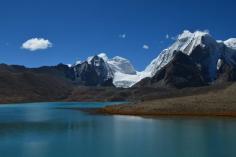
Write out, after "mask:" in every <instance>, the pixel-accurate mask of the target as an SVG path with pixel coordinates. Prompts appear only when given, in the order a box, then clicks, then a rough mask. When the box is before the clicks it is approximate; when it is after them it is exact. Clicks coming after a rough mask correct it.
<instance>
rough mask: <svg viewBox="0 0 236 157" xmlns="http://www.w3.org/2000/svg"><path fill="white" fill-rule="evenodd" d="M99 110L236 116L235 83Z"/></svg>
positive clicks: (135, 113) (104, 111) (110, 112)
mask: <svg viewBox="0 0 236 157" xmlns="http://www.w3.org/2000/svg"><path fill="white" fill-rule="evenodd" d="M100 112H102V113H108V114H123V115H211V116H212V115H214V116H236V83H234V84H232V85H230V86H228V87H227V88H225V89H221V90H212V91H209V92H207V93H204V94H197V95H191V96H182V97H173V98H164V99H158V100H150V101H144V102H139V103H134V104H128V105H119V106H110V107H106V108H104V109H102V110H100Z"/></svg>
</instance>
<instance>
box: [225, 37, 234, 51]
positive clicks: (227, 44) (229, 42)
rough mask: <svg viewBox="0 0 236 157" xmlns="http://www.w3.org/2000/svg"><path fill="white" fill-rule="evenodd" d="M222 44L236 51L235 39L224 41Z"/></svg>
mask: <svg viewBox="0 0 236 157" xmlns="http://www.w3.org/2000/svg"><path fill="white" fill-rule="evenodd" d="M224 44H225V45H226V46H228V47H230V48H232V49H236V38H230V39H228V40H226V41H224Z"/></svg>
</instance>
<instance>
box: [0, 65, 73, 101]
mask: <svg viewBox="0 0 236 157" xmlns="http://www.w3.org/2000/svg"><path fill="white" fill-rule="evenodd" d="M70 90H71V85H70V84H69V83H67V81H65V80H63V79H62V78H59V77H54V76H52V75H47V74H36V73H32V72H29V71H26V72H25V71H24V72H12V71H9V70H5V69H1V70H0V103H14V102H35V101H55V100H61V99H65V98H66V97H67V96H68V95H69V93H70V92H71V91H70Z"/></svg>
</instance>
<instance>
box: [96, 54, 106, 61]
mask: <svg viewBox="0 0 236 157" xmlns="http://www.w3.org/2000/svg"><path fill="white" fill-rule="evenodd" d="M97 56H98V57H100V58H102V59H103V60H104V61H107V60H108V56H107V54H106V53H100V54H98V55H97Z"/></svg>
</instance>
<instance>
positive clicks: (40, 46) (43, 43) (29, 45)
mask: <svg viewBox="0 0 236 157" xmlns="http://www.w3.org/2000/svg"><path fill="white" fill-rule="evenodd" d="M50 47H52V43H51V42H50V41H49V40H47V39H43V38H32V39H29V40H27V41H26V42H24V43H23V44H22V46H21V48H23V49H26V50H29V51H37V50H44V49H48V48H50Z"/></svg>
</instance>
